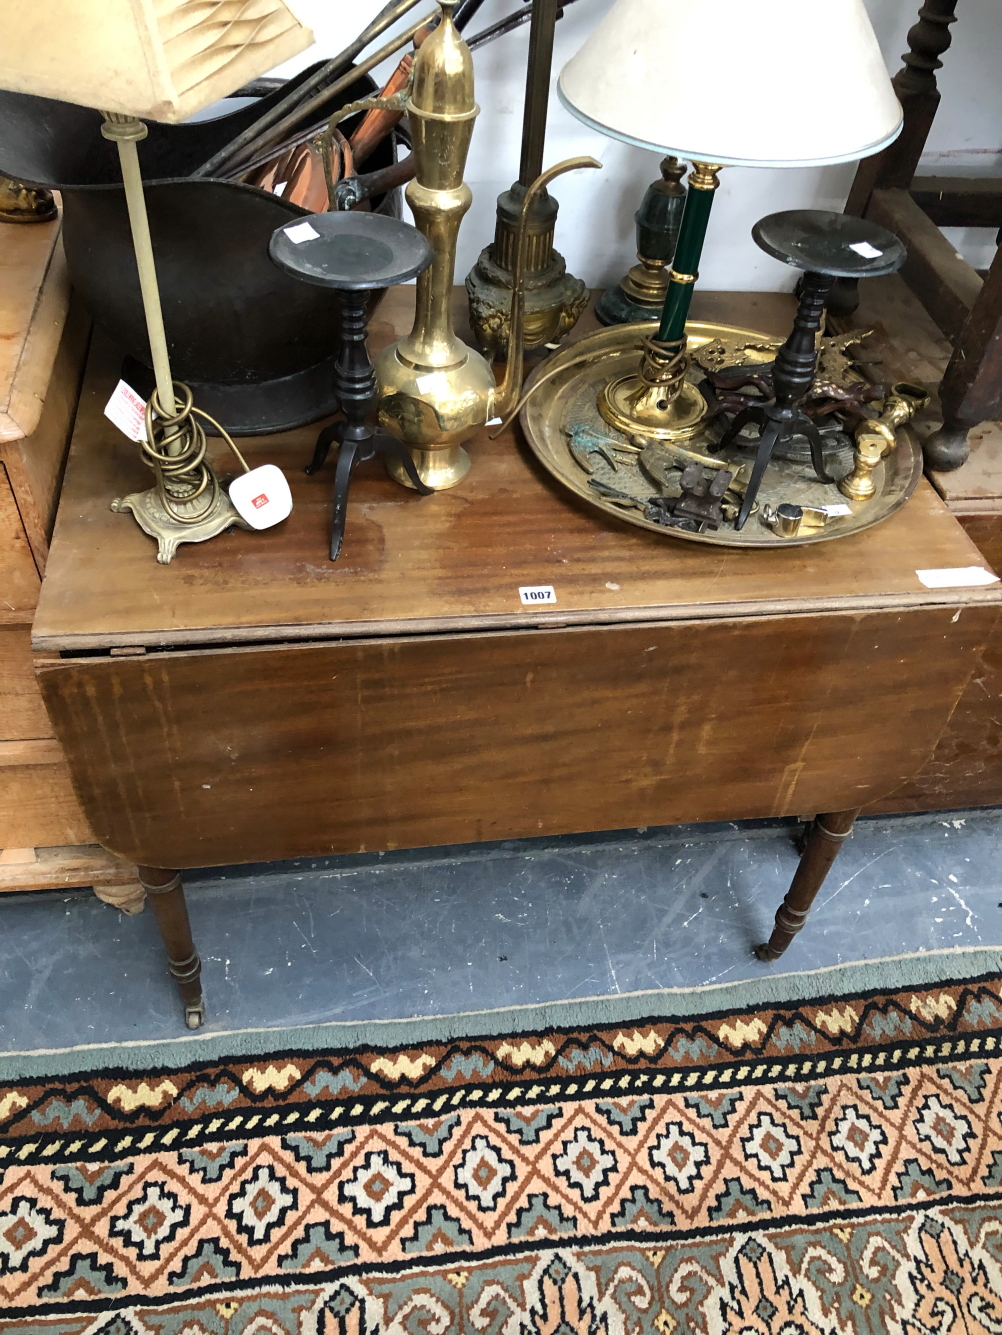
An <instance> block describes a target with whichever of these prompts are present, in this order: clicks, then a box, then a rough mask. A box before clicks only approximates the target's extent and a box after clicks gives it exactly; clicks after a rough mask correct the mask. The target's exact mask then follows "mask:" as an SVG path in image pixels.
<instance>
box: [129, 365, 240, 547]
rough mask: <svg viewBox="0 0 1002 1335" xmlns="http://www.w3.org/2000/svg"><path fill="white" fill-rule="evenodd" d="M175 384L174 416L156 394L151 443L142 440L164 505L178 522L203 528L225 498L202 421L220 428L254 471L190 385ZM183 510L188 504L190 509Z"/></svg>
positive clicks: (149, 408)
mask: <svg viewBox="0 0 1002 1335" xmlns="http://www.w3.org/2000/svg"><path fill="white" fill-rule="evenodd" d="M173 385H174V398H175V405H176V406H175V409H174V412H172V413H169V412H167V411H166V410H165V408H164V406H163V404H162V403H161V402H160V396H159V394H158V393H157V391H156V390H154V391H153V393H152V394H151V395H150V398H149V401H148V402H147V404H146V439H145V440H144V441H142V442H141V445H142V451H143V461H144V462H145V463H146V464H147V465H148V466H149V467H150V468H152V469H153V473H154V475H155V477H156V480H157V493H158V495H159V497H160V502H161V504H162V505H163V507H164V509H165V510H166V511H167V513H168V514H169V515H170V517H171V519H173V520H175V522H176V523H178V524H197V523H199V522H200V521H201V520H203V519H204V518H205V517H206V516H207V515H208V514H210V513H211V512H212V510H213V508H214V507H215V505H216V503H217V501H218V500H219V479H218V478H217V477H216V474H215V470H214V469H213V467H212V464H211V463H209V462H207V460H206V458H205V450H206V440H205V428H204V427H203V426H202V423H201V422H199V421H197V420H196V417H201V418H203V419H204V420H205V421H206V422H208V423H209V425H210V426H212V427H214V428H215V430H216V431H217V432H218V433H219V435H220V437H221V438H222V439H223V440H224V441H225V442H226V444H227V445H228V446H229V447H230V449H231V450H232V451H233V453H234V454H235V455H236V456H237V459H239V461H240V465H241V467H242V468H243V470H244V472H245V473H249V472H250V468H249V466H248V464H247V460H246V459H245V458H244V456H243V455H242V454H241V453H240V451H239V450H238V449H237V447H236V445H235V444H234V443H233V438H232V437H231V436H230V434H229V432H228V431H227V430H226V428H225V427H222V426H220V424H219V423H218V422H217V421H216V419H215V418H214V417H210V416H209V414H208V413H206V412H203V411H202V409H201V408H196V407H195V406H194V404H193V401H192V394H191V390H190V389H189V388H188V386H187V385H185V384H183V383H182V382H181V381H180V380H175V381H173ZM206 492H208V493H209V498H208V500H207V501H206V503H205V505H204V506H202V508H201V509H199V510H198V511H197V512H196V513H195V514H191V513H190V512H186V511H187V510H188V509H189V507H190V506H191V504H192V502H193V501H197V500H198V498H199V497H200V496H204V495H205V494H206ZM179 506H184V507H185V511H182V510H181V509H179V508H178V507H179Z"/></svg>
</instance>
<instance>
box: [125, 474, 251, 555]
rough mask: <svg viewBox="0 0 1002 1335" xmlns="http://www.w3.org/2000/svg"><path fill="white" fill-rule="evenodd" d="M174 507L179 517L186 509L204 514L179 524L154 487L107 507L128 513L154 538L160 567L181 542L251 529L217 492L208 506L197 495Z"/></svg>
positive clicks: (137, 492) (226, 499)
mask: <svg viewBox="0 0 1002 1335" xmlns="http://www.w3.org/2000/svg"><path fill="white" fill-rule="evenodd" d="M174 505H175V508H176V509H177V510H178V512H179V513H181V514H184V513H185V511H187V510H190V511H191V513H192V514H193V515H199V514H200V511H201V510H205V511H206V513H205V514H204V515H201V516H200V517H199V518H197V519H195V520H194V522H192V523H188V524H185V523H182V522H180V521H179V520H177V519H175V518H174V517H173V515H171V514H168V512H167V510H166V509H164V506H163V503H162V501H161V500H160V496H159V493H158V491H157V488H156V487H151V488H150V489H149V491H134V492H133V493H132V495H131V496H123V497H121V498H120V499H117V500H114V501H112V503H111V508H112V510H114V512H115V513H116V514H122V513H124V511H126V510H130V511H131V512H132V514H133V516H134V518H135V521H136V523H137V524H138V525H139V527H140V528H141V529H142V530H143V532H144V533H147V534H149V536H150V537H151V538H155V539H156V543H157V560H158V561H159V562H160V564H161V565H162V566H165V565H169V564H170V562H171V559H172V558H173V556H174V553H175V552H176V551H177V549H178V547H179V546H180V545H181V543H182V542H207V541H208V540H209V538H215V537H218V535H219V534H220V533H223V532H225V531H226V529H228V528H230V527H232V526H233V525H234V524H235V525H236V526H237V527H238V528H245V529H247V530H248V531H249V530H250V527H251V526H250V524H248V523H246V522H245V521H244V520H243V519H241V518H240V516H239V515H238V514H237V512H236V510H235V509H234V508H233V502H232V501H231V500H230V498H229V497H228V496H227V495H226V493H225V492H223V491H219V490H218V489H217V491H216V496H215V499H214V500H213V502H212V504H211V505H209V506H208V507H206V505H205V502H204V500H203V498H202V497H201V496H200V497H199V498H198V500H197V501H192V502H191V503H190V505H186V504H184V503H183V502H177V501H175V502H174Z"/></svg>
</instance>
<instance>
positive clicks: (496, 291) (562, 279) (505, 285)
mask: <svg viewBox="0 0 1002 1335" xmlns="http://www.w3.org/2000/svg"><path fill="white" fill-rule="evenodd" d="M557 9H558V0H535V2H534V4H533V6H532V22H531V27H530V29H529V65H528V71H527V75H526V82H525V110H524V113H523V118H522V159H521V163H520V165H519V173H518V180H517V181H516V182H515V183H514V185H513V186H512V187H511V189H510V190H506V191H504V193H503V194H501V195H498V203H497V225H496V229H495V232H494V240H493V242H492V243H491V245H489V246H487V247H486V248H485V249H484V250H482V251H481V253H480V258H479V259H478V260H477V262H476V264H475V265H474V267H473V269H472V270H471V271H470V273H469V274H468V276H467V279H466V291H467V294H468V296H469V300H470V324H471V326H472V328H473V333H474V335H475V337H476V339H477V343H478V345H479V346H480V347H481V348H482V349H483V350H484V352H486V353H487V354H488V355H489V356H496V357H503V356H505V355H506V354H507V349H508V334H509V313H510V310H511V298H512V289H513V288H514V285H515V234H516V232H517V231H518V225H519V219H520V217H521V214H522V204H523V202H524V200H525V194H526V191H527V190H528V188H529V186H530V185H531V184H532V183H533V181H534V180H535V179H536V178H537V177H538V176H539V174H540V172H541V171H542V170H543V143H544V140H545V137H546V104H547V100H548V98H549V94H550V65H551V62H552V59H553V29H554V26H555V24H556V21H557ZM557 208H558V205H557V201H556V200H555V199H553V198H552V196H550V195H548V194H547V193H546V191H545V190H544V191H543V193H542V194H541V195H540V196H539V198H538V199H537V201H536V204H535V207H534V208H533V210H532V213H531V214H530V216H529V220H528V224H527V226H528V230H529V245H528V251H527V254H526V267H525V347H526V348H538V347H541V346H542V345H543V344H544V343H552V342H553V341H554V340H555V339H558V338H562V337H563V335H564V334H566V333H568V332H569V331H570V330H571V329H573V328H574V326H575V324H576V323H577V321H578V317H579V316H580V315H581V312H582V311H583V310H584V308H585V307H586V306H587V304H588V290H587V288H586V287H585V285H584V283H583V282H582V281H581V279H580V278H575V277H573V275H571V274H569V273H568V272H567V265H566V264H565V262H564V257H563V256H562V255H561V254H559V253H558V252H557V251H556V250H554V249H553V232H554V228H555V227H556V223H557ZM663 297H664V293H663V292H662V298H663Z"/></svg>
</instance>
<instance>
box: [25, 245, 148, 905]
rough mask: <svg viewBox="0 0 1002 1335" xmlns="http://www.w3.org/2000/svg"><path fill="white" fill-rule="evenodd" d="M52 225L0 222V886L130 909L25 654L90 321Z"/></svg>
mask: <svg viewBox="0 0 1002 1335" xmlns="http://www.w3.org/2000/svg"><path fill="white" fill-rule="evenodd" d="M59 228H60V224H59V222H58V221H56V222H51V223H32V224H27V225H26V224H19V225H16V226H15V225H0V241H2V246H0V893H3V892H5V891H13V890H42V889H53V888H56V887H62V886H78V885H91V886H93V887H94V889H95V892H96V893H97V894H98V895H99V896H100V898H102V899H105V900H107V901H108V902H110V903H113V904H115V905H116V906H117V907H120V908H124V909H125V910H126V911H128V912H136V911H138V909H140V908H141V907H142V903H143V892H142V888H141V887H140V885H139V883H138V881H137V878H136V870H135V867H134V866H133V867H129V866H127V865H126V864H124V863H122V862H121V860H120V859H118V858H116V857H114V856H113V855H112V854H110V853H108V852H106V851H105V850H104V849H102V848H100V847H98V846H97V845H96V844H94V842H93V839H94V836H93V833H92V832H91V829H90V826H89V825H88V823H87V818H86V816H85V815H84V813H83V811H82V810H81V807H80V804H79V803H78V801H77V799H76V795H75V794H74V792H73V787H72V784H71V782H70V774H69V769H68V767H67V764H66V759H65V757H64V755H63V751H62V747H61V746H60V745H59V742H58V741H57V740H56V738H55V735H54V734H53V731H52V725H51V724H50V722H49V719H48V717H47V715H46V712H45V707H44V705H43V704H42V697H41V695H40V694H39V690H38V686H37V684H36V682H35V676H34V672H33V670H32V661H31V638H30V637H31V621H32V617H33V616H34V614H35V604H36V602H37V601H38V591H39V587H40V583H41V575H42V573H43V571H44V569H45V562H46V559H47V557H48V553H49V536H50V534H51V532H52V525H53V522H54V521H55V516H56V503H57V500H58V497H59V486H60V482H61V480H62V473H63V463H64V460H65V458H66V451H67V449H68V446H69V439H70V429H71V427H72V424H73V416H74V413H75V412H76V405H77V397H78V395H79V392H80V382H81V379H82V376H83V366H84V358H85V355H86V351H87V340H88V337H89V322H88V320H87V319H86V317H85V315H84V314H83V312H82V311H81V310H80V309H79V308H78V307H76V306H74V305H72V304H71V302H70V287H69V280H68V278H67V275H66V265H65V261H64V259H63V252H62V243H61V241H60V237H59Z"/></svg>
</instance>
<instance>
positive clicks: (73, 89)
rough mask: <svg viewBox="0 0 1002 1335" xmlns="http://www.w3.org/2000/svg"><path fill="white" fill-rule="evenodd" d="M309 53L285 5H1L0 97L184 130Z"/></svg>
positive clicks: (52, 0)
mask: <svg viewBox="0 0 1002 1335" xmlns="http://www.w3.org/2000/svg"><path fill="white" fill-rule="evenodd" d="M312 44H313V33H312V32H311V31H310V29H309V28H307V27H305V26H304V25H303V24H302V23H300V22H299V20H298V19H297V18H296V17H295V15H294V14H293V13H292V11H291V10H290V9H289V8H288V6H287V5H286V4H285V3H284V0H0V87H2V88H8V89H11V90H12V91H13V92H16V93H33V94H35V95H36V96H38V97H52V98H56V99H58V100H59V101H61V102H76V103H78V104H79V105H81V106H85V107H96V108H98V109H100V110H101V111H117V112H119V113H121V114H122V115H125V116H143V117H146V118H147V119H149V120H158V121H179V120H184V119H186V118H187V117H188V116H193V115H194V114H195V112H196V111H201V110H202V109H203V108H204V107H207V106H210V105H211V104H212V103H213V102H216V101H218V100H219V99H220V98H221V97H226V96H227V95H228V94H229V93H232V92H233V91H234V89H236V88H239V87H240V86H241V84H244V83H247V82H248V81H249V80H250V79H256V78H257V77H258V75H260V74H264V73H266V71H268V70H270V69H274V67H275V66H276V65H279V64H281V63H282V61H283V60H288V59H289V58H290V57H291V56H294V55H297V54H298V53H299V52H300V51H305V50H306V48H307V47H308V46H312Z"/></svg>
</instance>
